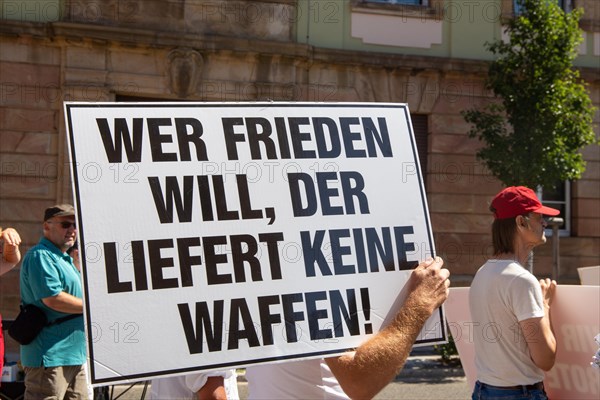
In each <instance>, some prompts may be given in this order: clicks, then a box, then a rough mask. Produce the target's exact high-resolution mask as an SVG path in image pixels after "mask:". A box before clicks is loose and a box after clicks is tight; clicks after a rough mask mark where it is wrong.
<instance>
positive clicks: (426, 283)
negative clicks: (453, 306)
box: [408, 257, 450, 312]
mask: <svg viewBox="0 0 600 400" xmlns="http://www.w3.org/2000/svg"><path fill="white" fill-rule="evenodd" d="M443 265H444V261H443V260H442V259H441V258H440V257H436V258H435V259H427V260H425V261H423V262H421V263H420V264H419V265H418V266H417V267H416V268H415V269H414V271H413V273H412V274H411V276H410V278H409V282H408V284H409V285H410V286H409V287H410V288H411V289H412V290H411V294H410V296H411V297H413V298H414V299H415V300H416V301H417V302H418V303H419V304H420V305H421V306H422V307H424V308H426V309H427V310H428V311H430V312H432V311H433V310H434V309H436V308H438V307H439V306H440V305H441V304H442V303H443V302H444V301H445V300H446V298H447V297H448V294H449V289H448V288H449V287H450V279H449V277H450V271H448V270H447V269H446V268H442V266H443Z"/></svg>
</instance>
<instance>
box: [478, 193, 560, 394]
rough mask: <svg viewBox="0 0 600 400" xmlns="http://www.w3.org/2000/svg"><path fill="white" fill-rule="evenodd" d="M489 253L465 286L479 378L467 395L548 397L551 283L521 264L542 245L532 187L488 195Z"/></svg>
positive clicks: (549, 211)
mask: <svg viewBox="0 0 600 400" xmlns="http://www.w3.org/2000/svg"><path fill="white" fill-rule="evenodd" d="M490 210H491V211H492V212H493V213H494V218H495V219H494V223H493V225H492V241H493V245H494V258H493V259H491V260H488V261H487V262H486V263H485V264H484V265H483V266H482V267H481V268H480V269H479V270H478V271H477V273H476V275H475V277H474V279H473V282H472V284H471V288H470V290H469V306H470V308H471V316H472V319H473V321H474V330H473V335H474V336H473V341H474V344H475V366H476V369H477V382H476V384H475V388H474V390H473V396H472V398H473V400H475V399H478V400H485V399H496V398H499V397H502V399H505V400H510V399H532V400H533V399H535V400H546V399H547V396H546V393H545V391H544V385H543V382H542V381H543V379H544V371H548V370H550V369H551V368H552V366H553V365H554V361H555V357H556V339H555V337H554V333H553V331H552V325H551V324H550V304H551V302H552V299H553V297H554V292H555V289H556V282H555V281H552V280H550V279H541V280H540V281H538V280H537V278H536V277H535V276H533V274H531V273H530V272H529V271H528V270H527V269H526V268H525V267H524V266H525V265H526V263H527V260H528V258H529V256H530V253H531V251H532V249H533V248H534V247H536V246H538V245H540V244H543V243H545V242H546V237H545V236H544V228H546V221H545V220H544V215H550V216H555V215H558V214H559V210H556V209H554V208H550V207H546V206H543V205H542V203H541V202H540V201H539V200H538V198H537V196H536V195H535V193H534V192H533V190H531V189H529V188H526V187H524V186H516V187H515V186H511V187H508V188H506V189H504V190H502V191H501V192H500V193H498V194H497V195H496V197H494V199H493V201H492V203H491V207H490Z"/></svg>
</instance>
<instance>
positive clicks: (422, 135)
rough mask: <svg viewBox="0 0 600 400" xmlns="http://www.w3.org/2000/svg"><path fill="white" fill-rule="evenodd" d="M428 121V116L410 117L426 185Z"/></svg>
mask: <svg viewBox="0 0 600 400" xmlns="http://www.w3.org/2000/svg"><path fill="white" fill-rule="evenodd" d="M427 119H428V117H427V115H426V114H411V115H410V120H411V121H412V127H413V133H414V135H415V142H416V146H417V152H418V153H419V164H421V172H422V173H423V183H425V185H427V149H428V143H427V132H428V127H427Z"/></svg>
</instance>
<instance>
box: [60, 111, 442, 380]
mask: <svg viewBox="0 0 600 400" xmlns="http://www.w3.org/2000/svg"><path fill="white" fill-rule="evenodd" d="M64 106H65V114H66V125H67V127H68V130H67V132H66V134H67V135H68V138H67V139H68V141H69V144H70V146H69V147H70V155H71V176H72V177H73V189H74V191H75V192H76V194H77V196H75V201H76V206H77V223H78V226H79V232H78V234H79V240H80V243H79V249H80V250H79V251H80V252H81V260H82V262H83V263H85V260H86V258H85V239H84V237H83V231H84V229H83V218H82V216H81V204H80V200H79V177H78V175H77V169H76V168H75V165H77V157H76V155H75V143H74V138H73V125H72V118H71V109H74V108H140V107H142V108H163V107H171V108H180V107H187V108H192V107H195V108H196V107H197V108H218V107H225V108H235V107H240V108H248V107H261V106H262V107H278V108H285V107H297V108H314V107H319V108H321V107H328V108H357V107H362V108H397V109H401V110H403V111H404V115H405V117H406V120H407V121H408V130H409V134H410V135H409V136H410V143H411V148H412V152H413V158H414V160H415V162H416V164H417V166H418V168H417V175H418V178H419V190H420V192H421V202H422V204H423V207H422V209H423V211H424V213H425V221H426V222H427V224H426V225H427V226H426V228H427V237H428V239H429V246H430V249H431V251H432V254H431V255H432V257H434V256H435V246H434V243H433V234H432V232H431V221H430V219H429V213H428V207H427V201H426V194H425V188H424V186H423V176H422V172H421V164H420V162H419V157H418V153H417V147H416V143H415V136H414V131H413V127H412V121H411V119H410V113H409V112H408V105H407V104H404V103H397V104H393V103H381V104H379V103H350V102H349V103H302V102H299V103H278V102H267V103H264V102H248V103H206V102H168V101H167V102H161V103H157V102H147V103H146V102H139V103H134V102H131V103H117V102H112V103H111V102H101V103H79V102H69V103H65V104H64ZM85 270H86V268H85V267H84V268H83V271H84V273H83V284H84V287H85V289H84V291H83V292H84V297H85V296H86V295H87V289H88V279H87V274H86V273H85ZM85 307H86V315H88V316H89V315H90V307H89V302H87V301H86V302H85ZM438 313H439V318H440V320H441V321H442V324H441V331H442V339H445V338H446V337H447V333H446V327H445V326H444V323H443V322H444V321H443V317H444V314H443V311H442V308H441V307H440V308H438ZM87 324H88V326H87V328H88V329H87V332H88V338H87V342H88V351H89V353H90V354H89V357H90V358H91V359H92V360H93V359H94V358H93V343H92V341H93V338H92V337H91V336H92V335H91V333H92V332H93V331H92V328H93V327H92V326H91V323H90V318H87ZM439 340H440V339H439V338H435V339H424V340H417V341H416V342H415V343H416V344H424V343H432V342H437V341H439ZM349 350H353V349H350V348H348V349H336V350H331V351H319V352H314V353H304V354H294V355H289V356H279V357H267V358H261V359H256V360H252V361H247V362H244V363H243V364H244V365H252V364H262V363H265V362H270V361H283V360H292V359H300V358H303V357H312V356H326V355H329V354H339V353H341V352H344V351H349ZM238 365H240V363H239V362H230V363H220V364H212V365H203V368H197V367H193V368H181V369H174V370H168V371H160V372H162V374H161V375H172V374H177V373H183V372H191V371H204V370H214V369H224V368H228V367H232V366H238ZM94 372H95V369H94V364H93V363H90V378H91V382H92V384H101V383H107V382H108V383H115V382H127V381H132V380H139V379H143V378H146V377H150V376H157V375H156V374H155V373H145V374H133V375H123V376H121V378H120V379H113V378H105V379H96V378H95V373H94Z"/></svg>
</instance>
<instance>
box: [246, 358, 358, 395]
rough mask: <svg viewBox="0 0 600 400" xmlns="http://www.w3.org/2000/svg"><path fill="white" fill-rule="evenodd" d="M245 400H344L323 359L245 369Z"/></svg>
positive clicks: (339, 387) (342, 392)
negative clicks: (246, 389) (246, 391)
mask: <svg viewBox="0 0 600 400" xmlns="http://www.w3.org/2000/svg"><path fill="white" fill-rule="evenodd" d="M246 378H247V380H248V400H281V399H303V400H342V399H344V400H347V399H349V397H348V396H347V395H346V393H344V391H343V390H342V388H341V386H340V384H339V383H338V381H337V379H336V378H335V376H333V374H332V373H331V370H330V369H329V366H328V365H327V363H326V362H325V360H323V359H315V360H302V361H289V362H284V363H277V364H266V365H255V366H251V367H248V368H246Z"/></svg>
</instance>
